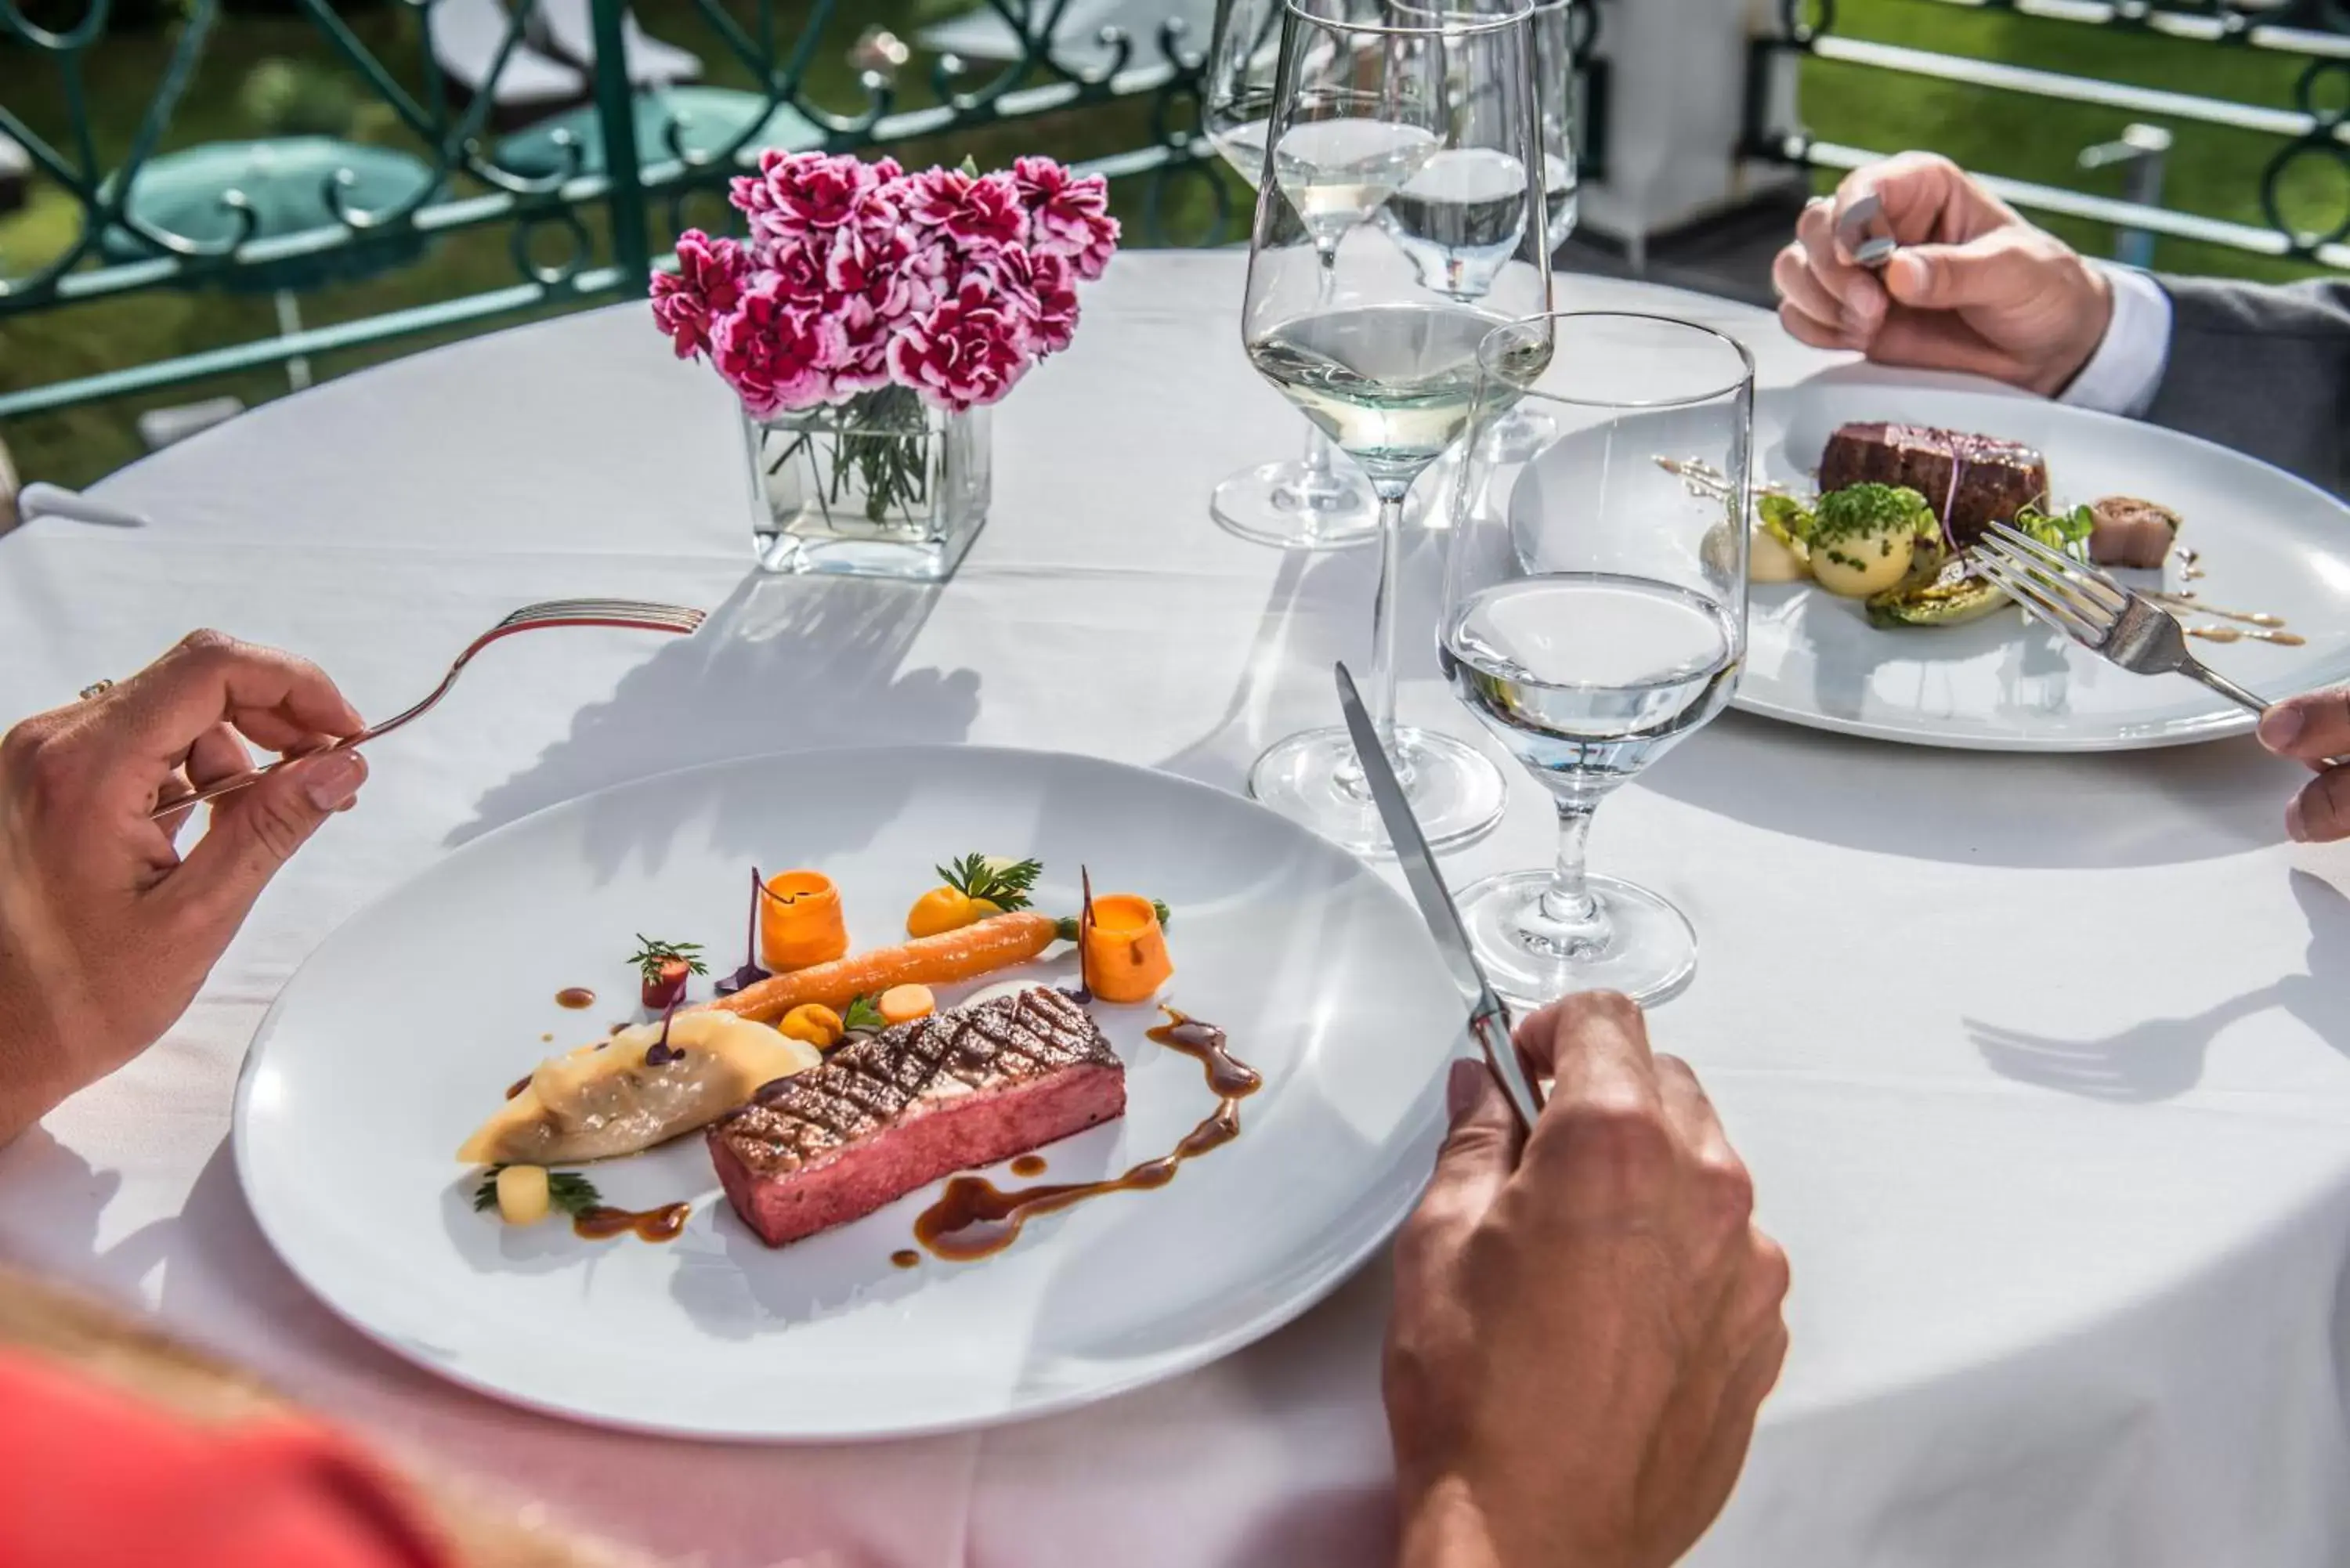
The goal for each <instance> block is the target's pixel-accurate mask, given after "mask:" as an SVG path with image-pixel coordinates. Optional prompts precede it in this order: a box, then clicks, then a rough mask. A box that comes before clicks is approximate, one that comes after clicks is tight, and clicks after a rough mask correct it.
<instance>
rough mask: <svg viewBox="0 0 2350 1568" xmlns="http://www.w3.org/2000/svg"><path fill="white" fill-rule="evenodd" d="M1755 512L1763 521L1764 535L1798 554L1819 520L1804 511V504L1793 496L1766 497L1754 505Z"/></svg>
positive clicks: (1774, 494)
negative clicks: (1769, 536)
mask: <svg viewBox="0 0 2350 1568" xmlns="http://www.w3.org/2000/svg"><path fill="white" fill-rule="evenodd" d="M1754 511H1755V514H1756V515H1758V516H1759V517H1761V518H1762V519H1763V532H1764V533H1766V534H1769V535H1771V536H1772V537H1773V538H1774V539H1776V540H1778V541H1779V543H1781V544H1782V545H1786V546H1787V547H1788V548H1790V549H1792V550H1794V551H1796V552H1798V553H1801V551H1802V550H1803V548H1804V541H1806V540H1808V539H1809V538H1810V537H1811V536H1812V530H1813V529H1814V527H1815V526H1817V524H1818V520H1817V519H1816V518H1814V517H1813V515H1812V514H1810V513H1809V512H1807V511H1805V510H1804V504H1803V503H1802V502H1800V501H1798V500H1796V499H1795V498H1794V496H1792V495H1780V494H1777V493H1773V494H1769V495H1765V496H1763V499H1762V500H1760V501H1758V502H1756V503H1755V504H1754Z"/></svg>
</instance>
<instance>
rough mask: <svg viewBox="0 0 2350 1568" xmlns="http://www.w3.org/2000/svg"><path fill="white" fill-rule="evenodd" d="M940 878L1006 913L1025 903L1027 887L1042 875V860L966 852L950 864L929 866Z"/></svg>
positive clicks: (967, 896) (961, 891)
mask: <svg viewBox="0 0 2350 1568" xmlns="http://www.w3.org/2000/svg"><path fill="white" fill-rule="evenodd" d="M931 869H932V870H934V871H936V872H937V873H938V874H939V880H940V881H941V882H944V883H945V884H946V885H947V886H948V887H950V888H953V889H954V890H955V891H956V892H958V893H961V894H962V896H963V897H965V898H984V899H986V900H987V901H988V902H989V903H991V904H993V905H994V906H995V907H996V908H997V909H1002V910H1004V911H1005V912H1006V913H1009V912H1010V911H1012V910H1014V909H1026V908H1027V907H1028V889H1029V888H1034V887H1035V885H1036V878H1037V877H1041V876H1043V875H1044V872H1045V863H1044V862H1043V861H1041V860H1011V861H1006V860H994V859H990V858H989V857H986V856H984V855H966V856H964V857H962V859H960V860H957V861H955V862H953V863H952V864H951V865H946V866H936V867H931Z"/></svg>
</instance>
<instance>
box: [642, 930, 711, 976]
mask: <svg viewBox="0 0 2350 1568" xmlns="http://www.w3.org/2000/svg"><path fill="white" fill-rule="evenodd" d="M701 953H702V944H701V943H700V942H657V941H655V940H652V939H651V938H650V937H648V936H646V935H645V934H644V933H643V932H642V931H639V932H638V933H637V950H636V951H635V952H633V953H630V954H629V962H630V963H632V964H634V965H636V966H637V968H638V970H639V971H641V972H642V973H643V975H644V977H645V983H646V984H647V985H659V984H660V978H661V969H662V966H664V965H666V964H671V963H682V964H684V965H685V967H686V971H687V972H688V973H690V974H708V973H709V972H710V966H709V965H708V964H705V963H703V962H702V958H701Z"/></svg>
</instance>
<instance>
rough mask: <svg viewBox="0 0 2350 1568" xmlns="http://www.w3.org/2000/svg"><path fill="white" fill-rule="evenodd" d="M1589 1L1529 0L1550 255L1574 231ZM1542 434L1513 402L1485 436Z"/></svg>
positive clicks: (1526, 440) (1512, 439) (1515, 444)
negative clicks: (1581, 46) (1579, 52)
mask: <svg viewBox="0 0 2350 1568" xmlns="http://www.w3.org/2000/svg"><path fill="white" fill-rule="evenodd" d="M1593 3H1594V0H1534V22H1533V26H1534V87H1535V89H1536V90H1537V91H1539V92H1540V93H1541V94H1542V121H1541V123H1542V158H1543V161H1542V167H1543V243H1544V244H1546V245H1548V246H1549V247H1550V254H1552V255H1553V256H1555V255H1557V254H1558V247H1559V246H1561V245H1563V244H1566V242H1567V237H1568V236H1569V235H1571V234H1574V233H1575V217H1576V213H1577V206H1578V202H1577V199H1576V197H1577V192H1578V190H1579V181H1578V177H1577V173H1576V165H1575V125H1576V120H1577V117H1578V109H1577V104H1576V99H1577V94H1578V92H1579V87H1578V84H1577V82H1576V80H1575V30H1576V28H1577V27H1578V26H1582V25H1585V18H1586V16H1587V7H1589V6H1590V5H1592V4H1593ZM1542 436H1543V431H1542V428H1541V426H1540V424H1539V423H1538V422H1537V421H1536V419H1535V416H1534V410H1531V409H1529V408H1528V407H1527V406H1526V405H1525V404H1524V403H1518V404H1515V405H1513V407H1512V408H1511V409H1510V410H1509V411H1508V412H1506V413H1505V414H1503V416H1502V417H1501V418H1500V419H1499V420H1496V421H1494V422H1493V423H1492V426H1491V427H1490V428H1489V429H1488V430H1487V431H1486V434H1485V439H1486V440H1487V441H1492V442H1493V443H1494V444H1495V445H1496V446H1498V447H1502V448H1505V449H1507V448H1524V447H1526V446H1528V445H1529V444H1530V443H1533V442H1535V441H1540V440H1541V439H1542Z"/></svg>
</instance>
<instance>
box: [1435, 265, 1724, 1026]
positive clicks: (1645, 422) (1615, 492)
mask: <svg viewBox="0 0 2350 1568" xmlns="http://www.w3.org/2000/svg"><path fill="white" fill-rule="evenodd" d="M1537 346H1539V347H1540V348H1543V349H1544V351H1545V352H1544V356H1543V357H1542V358H1540V359H1539V360H1537V359H1536V358H1534V356H1533V355H1531V354H1530V353H1529V352H1528V350H1529V349H1530V348H1534V347H1537ZM1478 363H1479V371H1480V380H1479V393H1478V402H1477V416H1476V417H1477V426H1478V428H1477V430H1476V431H1475V432H1474V434H1473V435H1472V438H1471V441H1470V443H1469V447H1468V457H1467V460H1466V462H1464V464H1463V472H1462V476H1461V490H1462V492H1463V494H1462V499H1461V504H1458V505H1457V506H1456V508H1455V519H1454V523H1453V529H1452V536H1451V558H1450V560H1449V561H1448V563H1447V566H1446V571H1445V593H1444V612H1443V621H1442V624H1441V627H1440V632H1439V649H1438V657H1439V659H1440V662H1441V664H1442V666H1443V668H1444V671H1445V675H1446V678H1447V679H1448V680H1451V683H1452V690H1453V693H1454V695H1456V696H1458V697H1459V698H1460V699H1461V702H1462V704H1463V705H1464V706H1466V707H1467V708H1468V710H1469V711H1471V713H1473V714H1475V715H1476V716H1477V718H1478V719H1479V721H1480V722H1482V723H1483V724H1484V725H1485V727H1486V728H1487V729H1488V730H1491V731H1492V732H1493V733H1494V734H1495V735H1496V736H1497V737H1499V738H1500V739H1501V741H1502V742H1503V743H1504V744H1505V745H1507V746H1508V747H1509V748H1510V750H1511V751H1512V752H1513V753H1514V754H1515V755H1516V756H1517V758H1518V760H1519V761H1520V762H1521V763H1524V764H1525V766H1526V769H1527V771H1529V772H1530V773H1532V774H1534V777H1535V778H1536V779H1537V780H1539V781H1540V782H1541V783H1542V784H1543V785H1544V788H1546V789H1547V790H1549V792H1550V793H1551V794H1552V796H1553V797H1554V798H1555V801H1556V803H1557V806H1558V821H1559V848H1558V857H1557V861H1556V863H1555V865H1554V866H1552V867H1549V868H1547V869H1544V870H1535V871H1519V872H1513V873H1510V874H1507V875H1504V876H1501V877H1492V878H1489V879H1488V880H1486V881H1483V882H1480V883H1478V884H1476V885H1475V886H1474V887H1471V888H1467V889H1465V890H1464V891H1463V893H1462V894H1461V900H1460V902H1461V919H1462V922H1463V923H1464V924H1465V925H1466V926H1467V927H1468V929H1469V937H1470V940H1471V943H1472V944H1473V945H1474V946H1475V948H1476V950H1477V956H1478V958H1479V959H1480V960H1481V961H1482V963H1483V965H1484V968H1485V971H1486V973H1487V975H1488V976H1489V977H1490V978H1491V979H1492V984H1493V989H1494V990H1495V991H1497V992H1500V993H1501V995H1502V996H1503V997H1504V998H1506V999H1507V1000H1509V1001H1511V1002H1516V1003H1519V1004H1522V1005H1525V1006H1538V1005H1540V1004H1541V1003H1543V1002H1549V1001H1552V1000H1554V999H1555V998H1556V997H1559V996H1561V995H1564V994H1565V993H1566V992H1574V991H1593V990H1609V991H1620V992H1625V993H1627V995H1630V996H1632V997H1633V998H1635V999H1636V1000H1638V1001H1643V1002H1655V1001H1659V1000H1661V999H1663V998H1665V997H1669V996H1671V995H1673V994H1674V993H1675V992H1679V990H1680V989H1681V988H1682V987H1683V986H1685V985H1687V984H1688V983H1689V980H1690V974H1691V973H1692V972H1693V971H1694V970H1695V968H1696V964H1697V936H1696V933H1695V932H1694V931H1693V930H1692V929H1691V928H1690V923H1689V920H1688V919H1686V918H1685V917H1684V916H1683V915H1682V914H1681V912H1680V911H1679V909H1675V908H1674V907H1673V906H1672V905H1671V904H1670V903H1669V902H1667V901H1666V900H1665V899H1664V898H1660V897H1659V896H1658V895H1657V894H1655V893H1652V892H1650V891H1648V889H1647V888H1639V887H1635V886H1634V885H1633V884H1631V883H1629V882H1624V881H1619V880H1617V879H1616V878H1615V877H1594V876H1590V875H1587V874H1586V872H1585V869H1584V846H1585V841H1586V837H1587V836H1588V835H1589V833H1590V829H1591V818H1592V814H1593V813H1594V812H1595V811H1596V810H1597V809H1598V806H1599V803H1600V802H1601V801H1602V800H1604V799H1606V798H1607V795H1608V794H1609V793H1610V792H1611V791H1613V790H1615V789H1616V788H1617V786H1618V785H1620V784H1623V783H1625V782H1626V781H1627V780H1628V779H1630V778H1631V777H1633V776H1634V775H1635V774H1638V773H1639V771H1640V770H1641V769H1643V768H1645V767H1647V766H1648V764H1649V763H1653V762H1655V761H1656V760H1657V759H1658V758H1659V757H1661V756H1663V755H1664V754H1665V753H1667V752H1669V751H1670V750H1672V749H1673V748H1674V747H1675V746H1677V745H1679V743H1680V742H1682V741H1684V740H1686V739H1688V738H1689V736H1690V734H1691V733H1692V732H1694V731H1696V730H1697V728H1698V727H1699V726H1700V725H1702V724H1704V723H1705V722H1707V721H1709V720H1711V718H1712V717H1713V716H1714V714H1716V713H1718V712H1720V711H1721V709H1722V707H1723V705H1724V704H1725V703H1727V702H1728V701H1730V696H1731V691H1732V690H1733V689H1734V688H1735V686H1736V684H1737V680H1738V673H1739V670H1740V669H1741V668H1742V666H1743V664H1744V662H1745V657H1746V539H1747V535H1746V507H1747V500H1748V488H1749V470H1748V451H1749V447H1750V444H1751V441H1752V426H1753V409H1754V367H1753V361H1752V358H1749V357H1748V355H1747V352H1746V350H1745V349H1744V348H1742V347H1741V346H1740V345H1739V344H1738V343H1737V342H1736V341H1735V340H1733V339H1731V338H1729V337H1724V336H1722V335H1721V333H1719V332H1715V331H1713V330H1711V328H1708V327H1697V326H1692V325H1690V324H1689V323H1686V322H1680V321H1673V320H1669V319H1667V318H1665V317H1654V316H1639V315H1627V314H1618V313H1612V312H1591V313H1568V314H1562V315H1555V316H1551V317H1543V318H1541V319H1539V320H1534V321H1527V322H1521V323H1517V324H1515V325H1513V326H1510V327H1503V328H1501V329H1499V330H1497V331H1496V332H1494V333H1493V334H1492V336H1491V337H1487V338H1486V339H1485V342H1484V344H1483V346H1482V348H1481V349H1480V350H1479V354H1478ZM1519 406H1523V407H1525V408H1528V409H1530V410H1533V411H1534V415H1535V422H1536V425H1537V426H1538V427H1539V428H1540V429H1541V430H1542V431H1543V432H1544V435H1543V439H1542V440H1541V441H1538V442H1537V443H1535V445H1534V448H1533V449H1532V450H1531V451H1529V452H1526V453H1525V454H1524V455H1523V456H1514V455H1511V454H1510V453H1509V452H1507V451H1505V450H1504V449H1503V448H1499V447H1497V446H1496V445H1495V444H1494V443H1493V442H1492V441H1488V440H1486V439H1484V437H1485V434H1486V431H1487V429H1488V427H1489V426H1490V425H1491V424H1492V422H1494V421H1498V420H1500V419H1501V418H1503V417H1504V416H1505V415H1506V414H1507V413H1508V411H1509V410H1511V409H1512V408H1513V407H1519ZM1660 460H1661V461H1660ZM1676 460H1678V461H1679V462H1690V461H1692V460H1693V461H1694V462H1699V463H1702V464H1705V465H1708V466H1709V467H1710V468H1711V469H1712V470H1713V471H1715V472H1717V473H1718V474H1720V475H1723V476H1726V477H1727V483H1726V484H1724V483H1721V482H1719V481H1716V482H1714V483H1709V484H1704V485H1693V484H1690V483H1687V482H1685V481H1684V480H1682V479H1680V478H1678V477H1676V476H1675V474H1674V473H1673V472H1669V471H1668V470H1667V469H1666V468H1665V467H1664V466H1663V463H1664V462H1675V461H1676ZM1472 491H1475V492H1478V493H1482V498H1483V499H1482V504H1479V505H1474V506H1472V505H1470V504H1468V495H1469V493H1471V492H1472Z"/></svg>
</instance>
